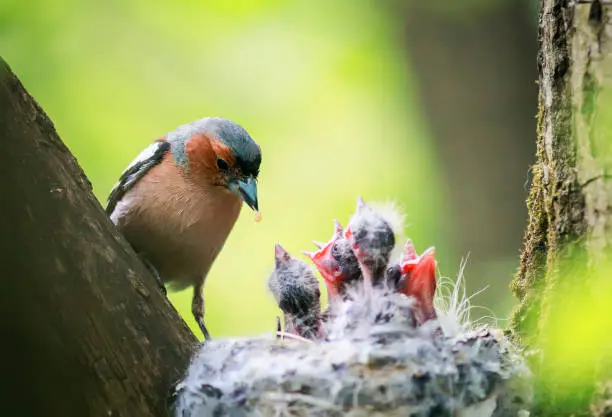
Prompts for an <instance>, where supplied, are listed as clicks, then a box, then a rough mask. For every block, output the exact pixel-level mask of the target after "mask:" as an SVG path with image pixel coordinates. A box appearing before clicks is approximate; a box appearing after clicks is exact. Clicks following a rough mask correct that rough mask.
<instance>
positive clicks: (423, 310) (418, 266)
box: [397, 240, 437, 324]
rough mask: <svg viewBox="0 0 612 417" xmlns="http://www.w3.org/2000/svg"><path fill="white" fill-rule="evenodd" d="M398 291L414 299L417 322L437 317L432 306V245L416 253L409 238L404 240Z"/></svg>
mask: <svg viewBox="0 0 612 417" xmlns="http://www.w3.org/2000/svg"><path fill="white" fill-rule="evenodd" d="M399 265H400V271H401V276H400V278H399V281H398V283H397V287H398V290H399V292H401V293H402V294H404V295H407V296H409V297H414V299H415V300H416V306H415V308H414V310H415V317H416V320H417V323H418V324H423V323H425V322H426V321H428V320H433V319H435V318H437V314H436V309H435V308H434V294H435V292H436V256H435V251H434V248H433V247H430V248H429V249H427V250H426V251H425V252H423V254H422V255H420V256H419V255H417V253H416V250H415V249H414V246H413V244H412V241H411V240H408V241H407V242H406V245H405V246H404V252H403V254H402V257H401V259H400V263H399Z"/></svg>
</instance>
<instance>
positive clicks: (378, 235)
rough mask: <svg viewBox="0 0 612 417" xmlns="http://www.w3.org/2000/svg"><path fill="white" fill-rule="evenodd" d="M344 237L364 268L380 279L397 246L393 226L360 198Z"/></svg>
mask: <svg viewBox="0 0 612 417" xmlns="http://www.w3.org/2000/svg"><path fill="white" fill-rule="evenodd" d="M344 236H345V238H346V239H347V240H348V241H349V242H350V243H351V245H352V248H353V252H354V253H355V256H356V257H357V260H358V261H359V262H360V264H361V265H362V267H364V268H367V269H368V270H369V271H370V272H371V273H372V274H373V276H374V278H375V279H380V277H381V275H382V274H383V273H384V270H385V268H386V266H387V264H388V263H389V257H390V256H391V251H392V250H393V247H394V246H395V233H394V231H393V229H392V228H391V225H390V224H389V223H388V222H387V221H386V220H385V219H384V218H383V217H382V216H381V215H380V214H379V213H378V212H376V211H375V210H374V209H372V208H371V207H370V206H368V205H367V204H366V203H365V202H364V201H363V199H362V198H361V197H359V198H358V199H357V209H356V210H355V214H353V216H351V220H350V221H349V224H348V226H347V228H346V231H345V233H344Z"/></svg>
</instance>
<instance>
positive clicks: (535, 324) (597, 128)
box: [509, 0, 612, 415]
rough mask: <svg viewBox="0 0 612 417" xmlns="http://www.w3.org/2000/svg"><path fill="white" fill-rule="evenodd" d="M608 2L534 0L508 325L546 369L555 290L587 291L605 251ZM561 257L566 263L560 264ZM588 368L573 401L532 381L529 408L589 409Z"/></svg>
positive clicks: (611, 71) (611, 74) (611, 206)
mask: <svg viewBox="0 0 612 417" xmlns="http://www.w3.org/2000/svg"><path fill="white" fill-rule="evenodd" d="M611 7H612V6H611V5H606V4H603V3H602V2H600V1H594V2H591V3H588V4H587V3H579V2H572V1H568V0H542V1H541V8H540V22H539V41H540V51H539V54H538V69H539V86H540V97H539V112H538V115H537V118H538V129H537V138H536V141H537V154H536V162H535V164H534V166H533V167H532V174H533V175H532V176H533V180H532V185H531V191H530V195H529V198H528V200H527V206H528V212H529V224H528V227H527V231H526V233H525V238H524V244H523V250H522V253H521V258H520V266H519V268H518V271H517V274H516V277H515V279H514V281H513V283H512V289H513V291H514V293H515V295H516V296H517V297H518V298H519V300H520V304H519V305H518V306H517V307H516V308H515V311H514V312H513V315H512V318H511V323H510V329H509V332H510V333H512V334H513V335H514V337H515V338H516V339H517V340H520V341H521V343H522V344H523V345H524V346H526V347H528V348H535V351H536V352H538V354H537V355H534V357H533V359H532V361H531V362H532V367H533V368H534V370H535V372H536V373H538V372H539V370H543V369H546V371H547V372H555V369H554V367H553V368H552V369H551V368H549V366H548V364H546V360H547V359H546V358H547V352H546V349H545V346H546V345H547V337H548V335H549V331H548V329H549V328H550V327H551V326H552V325H554V324H556V320H557V319H558V317H559V316H560V315H561V314H562V312H563V311H564V310H566V309H568V308H569V306H568V305H567V304H565V303H560V302H559V298H558V297H557V295H558V294H561V293H567V292H571V291H574V292H576V293H579V292H587V291H590V289H589V288H588V287H589V285H588V278H587V277H588V276H589V274H590V271H591V269H592V268H593V267H595V266H597V265H598V264H599V263H601V261H602V260H605V259H608V258H609V250H610V244H611V241H612V238H611V236H612V235H611V234H610V231H611V230H612V181H611V180H610V176H609V174H608V170H609V167H611V166H612V152H611V151H612V145H610V143H611V141H610V133H612V128H611V127H612V113H610V110H608V109H610V108H611V106H610V105H611V104H612V93H611V90H610V84H611V80H612V54H611V53H610V52H612V46H611V43H610V39H611V38H612V26H610V25H609V24H608V22H609V21H610V16H611V14H612V11H611V9H610V8H611ZM570 264H571V267H572V271H573V272H572V273H567V266H568V265H570ZM577 267H578V269H576V268H577ZM577 313H579V312H577ZM571 337H572V335H568V342H569V343H571V342H572V339H571ZM538 349H539V350H538ZM549 356H550V355H549ZM593 369H594V370H595V369H596V366H594V368H593ZM597 374H598V375H594V376H593V377H592V378H593V380H592V381H591V382H592V384H590V386H589V387H588V389H585V391H584V392H580V393H576V396H577V397H580V396H581V399H580V400H579V401H578V402H577V403H575V404H578V406H577V407H578V408H576V409H574V410H569V409H567V407H566V408H565V409H564V408H563V407H561V408H559V406H560V404H562V403H563V399H562V398H559V397H560V396H559V393H560V392H559V391H555V394H551V393H550V392H548V391H549V390H554V389H553V388H551V387H550V386H549V385H547V384H542V385H540V386H539V388H538V389H539V391H540V392H539V394H538V392H537V391H538V390H536V402H537V401H538V398H539V401H540V406H539V407H538V409H537V410H536V415H564V414H565V413H568V412H570V411H572V412H576V413H578V414H581V413H586V414H585V415H587V414H589V413H590V411H588V410H589V406H588V400H589V398H590V397H589V396H590V395H592V394H593V393H594V390H595V386H596V381H599V380H601V379H602V377H603V375H602V373H601V372H597ZM559 377H560V378H567V377H568V376H567V375H565V376H563V375H559ZM604 378H605V377H604ZM555 389H556V388H555ZM587 397H589V398H587ZM580 407H582V408H580ZM590 408H591V409H594V408H593V407H590ZM551 413H552V414H551ZM559 413H562V414H559Z"/></svg>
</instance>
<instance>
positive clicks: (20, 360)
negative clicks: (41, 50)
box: [0, 59, 197, 417]
mask: <svg viewBox="0 0 612 417" xmlns="http://www.w3.org/2000/svg"><path fill="white" fill-rule="evenodd" d="M75 110H77V111H78V109H75ZM83 140H87V138H83ZM0 176H1V178H3V180H2V186H1V187H2V188H1V191H2V192H1V193H0V195H1V196H2V197H1V201H2V202H1V204H0V207H1V214H2V215H1V216H0V238H1V239H2V250H1V251H0V265H1V267H2V268H1V271H2V272H1V280H2V281H1V282H2V291H0V334H1V335H2V345H3V346H2V353H3V357H2V359H3V360H2V365H1V366H0V370H1V371H0V372H1V374H2V378H1V380H2V383H1V385H0V398H1V401H0V415H6V416H9V415H13V416H28V417H30V416H41V417H42V416H44V417H54V416H57V417H67V416H79V417H81V416H129V417H136V416H162V415H166V411H165V410H166V406H165V399H166V396H167V394H168V392H169V391H168V390H169V388H170V386H171V384H172V383H173V382H174V381H176V380H177V379H178V378H179V377H180V376H181V374H182V372H183V371H184V369H185V368H186V366H187V364H188V361H189V356H190V353H191V352H192V350H193V347H194V345H195V344H196V342H197V341H196V339H195V337H194V336H193V334H192V333H191V332H190V331H189V329H188V328H187V326H186V325H185V323H184V322H183V321H182V319H181V318H180V316H179V315H178V314H177V312H176V311H175V310H174V309H173V308H172V306H171V305H170V304H169V302H168V301H167V300H166V299H165V298H164V297H163V296H162V295H161V293H160V292H159V290H158V288H157V286H156V284H155V281H154V279H153V277H152V276H151V275H150V274H149V273H148V272H147V271H146V269H145V267H144V266H143V265H142V263H141V262H140V261H139V260H138V258H137V257H136V255H135V254H134V252H133V250H132V249H131V247H130V246H129V244H128V243H127V242H126V241H125V240H124V239H123V238H122V237H121V236H120V235H119V234H118V232H117V231H116V230H115V228H114V226H113V225H112V223H111V222H110V221H109V220H108V218H107V217H106V215H105V214H104V211H103V210H102V208H101V207H100V205H99V203H98V202H97V201H96V199H95V198H94V196H93V194H92V188H91V184H90V183H89V181H88V180H87V178H86V177H85V175H84V173H83V172H82V170H81V168H80V167H79V165H78V163H77V161H76V160H75V158H74V157H73V156H72V155H71V153H70V151H69V150H68V149H67V148H66V146H65V145H64V144H63V143H62V141H61V140H60V138H59V137H58V136H57V133H56V132H55V129H54V127H53V124H52V123H51V121H50V120H49V119H48V117H47V116H46V114H45V113H44V112H43V111H42V110H41V109H40V107H39V106H38V105H37V104H36V102H35V101H34V99H33V98H32V97H31V96H30V95H29V94H28V93H27V92H26V91H25V89H24V88H23V86H22V85H21V83H20V82H19V80H18V79H17V78H16V77H15V76H14V75H13V74H12V73H11V71H10V69H9V67H8V66H7V65H6V63H4V61H2V60H1V59H0Z"/></svg>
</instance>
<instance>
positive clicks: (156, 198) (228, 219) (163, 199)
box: [106, 117, 261, 340]
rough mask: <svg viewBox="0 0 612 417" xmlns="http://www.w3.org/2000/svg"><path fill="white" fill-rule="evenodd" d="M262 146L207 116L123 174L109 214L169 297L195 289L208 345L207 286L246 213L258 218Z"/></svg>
mask: <svg viewBox="0 0 612 417" xmlns="http://www.w3.org/2000/svg"><path fill="white" fill-rule="evenodd" d="M260 164H261V148H260V147H259V145H258V144H257V143H256V142H255V141H254V140H253V139H252V138H251V136H250V135H249V134H248V133H247V131H246V130H244V129H243V128H242V127H241V126H239V125H238V124H236V123H234V122H232V121H229V120H226V119H222V118H213V117H210V118H204V119H200V120H197V121H195V122H192V123H189V124H186V125H183V126H180V127H178V128H177V129H176V130H174V131H173V132H170V133H168V134H167V135H165V136H163V137H161V138H159V139H157V140H156V141H155V142H153V143H152V144H151V145H149V146H148V147H147V148H146V149H145V150H144V151H142V152H141V153H140V155H138V156H137V157H136V159H134V161H132V163H131V164H130V165H129V166H128V168H127V169H126V170H125V171H124V172H123V174H122V175H121V177H120V179H119V181H118V183H117V184H116V185H115V186H114V188H113V189H112V191H111V193H110V196H109V198H108V204H107V207H106V212H107V213H108V215H109V216H110V218H111V220H112V221H113V223H114V224H115V225H116V226H117V228H118V229H119V230H120V231H121V232H122V233H123V235H124V236H125V237H126V239H127V240H128V241H129V242H130V244H131V245H132V246H133V247H134V249H135V250H136V252H137V253H138V255H139V256H140V257H141V259H142V260H143V261H144V263H145V264H146V265H147V267H148V268H149V269H150V270H151V271H152V273H153V275H154V276H155V278H156V279H157V282H158V283H159V285H160V287H161V289H162V290H163V292H164V293H165V285H164V284H165V283H169V284H170V286H171V288H172V289H177V290H178V289H182V288H186V287H189V286H193V287H194V293H193V299H192V309H191V310H192V313H193V316H194V317H195V319H196V322H197V323H198V325H199V327H200V329H201V330H202V333H203V334H204V337H205V339H207V340H208V339H210V334H209V332H208V330H207V329H206V325H205V324H204V297H203V293H202V290H203V286H204V281H205V279H206V275H207V274H208V271H209V270H210V267H211V265H212V263H213V262H214V260H215V258H216V257H217V255H218V254H219V252H220V250H221V248H222V247H223V245H224V243H225V240H226V239H227V237H228V235H229V233H230V231H231V230H232V228H233V226H234V223H235V222H236V220H237V218H238V214H239V213H240V208H241V206H242V202H245V203H246V204H247V205H248V206H249V207H250V208H251V209H253V210H254V211H256V212H257V213H258V202H257V176H258V174H259V166H260Z"/></svg>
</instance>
